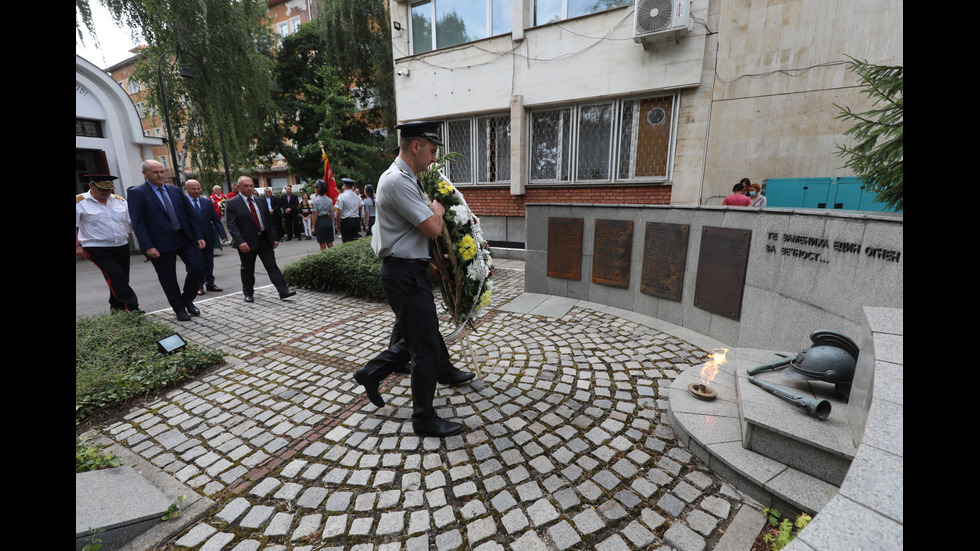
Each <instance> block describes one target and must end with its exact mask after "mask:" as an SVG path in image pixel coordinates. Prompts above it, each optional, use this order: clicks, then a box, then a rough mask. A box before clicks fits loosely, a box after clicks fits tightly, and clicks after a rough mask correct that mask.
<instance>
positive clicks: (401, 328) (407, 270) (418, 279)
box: [355, 219, 453, 421]
mask: <svg viewBox="0 0 980 551" xmlns="http://www.w3.org/2000/svg"><path fill="white" fill-rule="evenodd" d="M355 220H356V219H355ZM427 269H428V268H426V264H425V262H424V261H411V260H408V261H399V260H397V259H392V258H388V259H386V260H385V262H384V264H382V266H381V286H382V288H383V289H384V293H385V298H387V299H388V305H389V306H391V309H392V311H393V312H394V313H395V326H394V327H393V328H392V330H391V338H390V339H389V341H388V348H387V350H385V351H384V352H382V353H381V354H378V355H377V356H376V357H375V358H374V359H373V360H371V361H370V362H368V363H367V365H365V366H364V372H365V373H366V374H367V375H368V376H370V377H371V378H372V379H374V380H375V381H378V382H380V381H382V380H383V379H384V378H385V377H387V376H388V375H391V374H392V373H394V371H395V370H396V369H397V368H398V367H400V366H403V365H406V364H409V365H411V369H412V420H413V421H422V420H425V419H428V418H430V417H432V416H433V415H435V409H434V408H433V407H432V401H433V399H434V398H435V393H436V383H437V382H438V380H439V374H440V373H447V372H449V371H450V370H452V369H453V365H452V362H450V361H449V351H448V350H447V349H446V341H444V340H443V338H442V334H441V333H440V332H439V318H438V317H437V315H436V304H435V301H434V300H433V298H432V287H431V286H430V285H429V279H428V278H427V276H426V270H427Z"/></svg>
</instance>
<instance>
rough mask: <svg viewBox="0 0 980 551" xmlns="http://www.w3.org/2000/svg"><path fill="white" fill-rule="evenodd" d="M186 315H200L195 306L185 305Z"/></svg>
mask: <svg viewBox="0 0 980 551" xmlns="http://www.w3.org/2000/svg"><path fill="white" fill-rule="evenodd" d="M187 313H188V314H190V315H192V316H200V315H201V311H200V310H198V309H197V306H194V305H193V304H188V305H187Z"/></svg>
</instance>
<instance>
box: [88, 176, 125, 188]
mask: <svg viewBox="0 0 980 551" xmlns="http://www.w3.org/2000/svg"><path fill="white" fill-rule="evenodd" d="M85 178H86V179H87V180H88V181H89V183H91V184H92V185H94V186H95V187H97V188H99V189H104V190H106V191H112V190H114V189H116V184H114V183H112V181H113V180H118V179H119V178H118V177H116V176H113V175H111V174H86V175H85Z"/></svg>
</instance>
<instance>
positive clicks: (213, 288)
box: [202, 283, 224, 294]
mask: <svg viewBox="0 0 980 551" xmlns="http://www.w3.org/2000/svg"><path fill="white" fill-rule="evenodd" d="M204 288H205V289H207V290H208V291H215V292H218V291H224V289H222V288H221V287H218V286H217V285H215V284H214V283H212V284H210V285H205V286H204ZM202 294H203V293H202Z"/></svg>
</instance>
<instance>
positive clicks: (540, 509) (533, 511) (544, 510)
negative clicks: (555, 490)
mask: <svg viewBox="0 0 980 551" xmlns="http://www.w3.org/2000/svg"><path fill="white" fill-rule="evenodd" d="M527 514H528V516H529V517H531V522H532V523H533V524H534V525H535V526H542V525H544V524H547V523H549V522H551V521H553V520H555V519H557V518H558V516H559V513H558V509H555V506H554V505H552V504H551V502H550V501H548V500H547V499H546V498H545V499H539V500H537V501H535V502H534V503H532V504H531V505H530V506H529V507H528V508H527Z"/></svg>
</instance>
